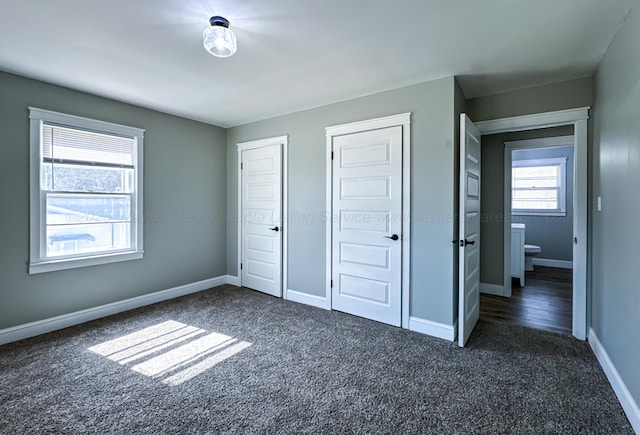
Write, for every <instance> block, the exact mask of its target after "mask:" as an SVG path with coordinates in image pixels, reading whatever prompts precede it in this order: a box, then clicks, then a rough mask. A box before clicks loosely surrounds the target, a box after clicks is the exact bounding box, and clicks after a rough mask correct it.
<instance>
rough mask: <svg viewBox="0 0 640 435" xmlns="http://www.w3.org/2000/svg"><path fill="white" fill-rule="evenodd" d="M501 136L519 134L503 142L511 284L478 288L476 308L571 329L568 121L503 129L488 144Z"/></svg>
mask: <svg viewBox="0 0 640 435" xmlns="http://www.w3.org/2000/svg"><path fill="white" fill-rule="evenodd" d="M554 134H566V135H561V136H553V135H554ZM505 137H507V138H509V139H513V138H516V139H518V140H508V141H505V142H504V145H503V146H504V168H505V170H504V210H505V211H507V212H510V216H509V217H510V220H509V221H510V222H511V231H510V232H509V234H510V236H511V237H510V238H508V237H505V240H504V244H505V249H504V251H505V252H506V251H507V248H506V246H507V245H509V246H510V248H511V249H510V255H504V256H503V258H504V268H505V270H510V272H511V279H512V285H511V286H510V287H508V288H507V287H505V294H504V295H502V296H507V297H501V296H495V295H493V294H485V295H483V296H482V298H481V300H482V304H481V312H482V315H483V317H484V318H489V319H494V320H502V321H506V322H509V323H515V324H521V325H525V326H529V327H533V328H537V329H545V330H549V331H554V332H560V333H567V334H570V333H571V327H572V303H573V289H572V287H573V284H572V281H573V274H572V269H573V196H574V192H573V189H574V186H573V182H572V181H573V176H574V136H573V127H572V126H565V127H555V128H549V129H542V130H531V131H527V132H520V133H507V134H501V135H497V136H494V137H491V139H494V140H491V139H490V140H488V141H487V142H488V144H487V145H488V146H495V145H500V144H499V143H496V142H497V140H499V139H504V138H505ZM522 137H527V138H526V139H522ZM489 138H490V137H489V136H487V139H489ZM505 235H507V233H506V232H505Z"/></svg>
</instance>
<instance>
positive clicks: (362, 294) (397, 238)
mask: <svg viewBox="0 0 640 435" xmlns="http://www.w3.org/2000/svg"><path fill="white" fill-rule="evenodd" d="M332 207H333V215H334V216H335V220H334V223H333V231H332V299H331V304H332V308H333V309H335V310H338V311H343V312H346V313H350V314H354V315H356V316H361V317H366V318H369V319H372V320H377V321H379V322H384V323H388V324H391V325H395V326H400V322H401V276H402V275H401V273H402V127H400V126H398V127H390V128H385V129H381V130H373V131H367V132H362V133H354V134H348V135H344V136H337V137H334V138H333V201H332Z"/></svg>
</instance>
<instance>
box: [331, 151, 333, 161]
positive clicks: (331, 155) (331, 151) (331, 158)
mask: <svg viewBox="0 0 640 435" xmlns="http://www.w3.org/2000/svg"><path fill="white" fill-rule="evenodd" d="M331 160H333V151H331Z"/></svg>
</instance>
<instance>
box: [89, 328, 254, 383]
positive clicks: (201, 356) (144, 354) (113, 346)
mask: <svg viewBox="0 0 640 435" xmlns="http://www.w3.org/2000/svg"><path fill="white" fill-rule="evenodd" d="M205 334H206V335H205ZM249 346H251V343H248V342H246V341H238V339H236V338H233V337H230V336H228V335H224V334H218V333H215V332H208V331H206V330H204V329H200V328H196V327H194V326H189V325H185V324H184V323H180V322H176V321H174V320H169V321H166V322H162V323H159V324H157V325H154V326H150V327H148V328H144V329H141V330H140V331H137V332H134V333H131V334H127V335H123V336H122V337H119V338H116V339H114V340H109V341H105V342H104V343H100V344H97V345H95V346H92V347H90V348H89V349H88V350H90V351H91V352H94V353H97V354H98V355H101V356H104V357H106V358H108V359H109V360H111V361H115V362H117V363H119V364H121V365H128V366H129V365H130V368H131V369H132V370H133V371H135V372H137V373H141V374H143V375H145V376H149V377H153V378H156V379H160V380H162V382H163V383H165V384H167V385H174V386H175V385H180V384H181V383H183V382H186V381H188V380H189V379H192V378H193V377H195V376H197V375H199V374H201V373H203V372H205V371H206V370H208V369H210V368H212V367H213V366H215V365H216V364H218V363H220V362H222V361H224V360H226V359H227V358H230V357H232V356H233V355H236V354H237V353H239V352H242V351H243V350H244V349H246V348H248V347H249ZM134 362H137V363H136V364H135V365H131V364H133V363H134Z"/></svg>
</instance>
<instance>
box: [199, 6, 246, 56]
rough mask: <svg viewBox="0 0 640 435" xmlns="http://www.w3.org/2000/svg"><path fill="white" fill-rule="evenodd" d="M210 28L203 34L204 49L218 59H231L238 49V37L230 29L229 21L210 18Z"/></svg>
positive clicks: (217, 17) (220, 18)
mask: <svg viewBox="0 0 640 435" xmlns="http://www.w3.org/2000/svg"><path fill="white" fill-rule="evenodd" d="M209 24H210V26H209V27H207V28H206V29H204V32H202V43H203V44H204V49H205V50H207V51H208V52H209V53H211V54H213V55H214V56H217V57H229V56H231V55H233V53H235V52H236V50H237V49H238V45H237V43H236V35H235V33H233V32H232V31H231V29H229V20H227V19H226V18H224V17H220V16H215V17H211V18H209Z"/></svg>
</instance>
